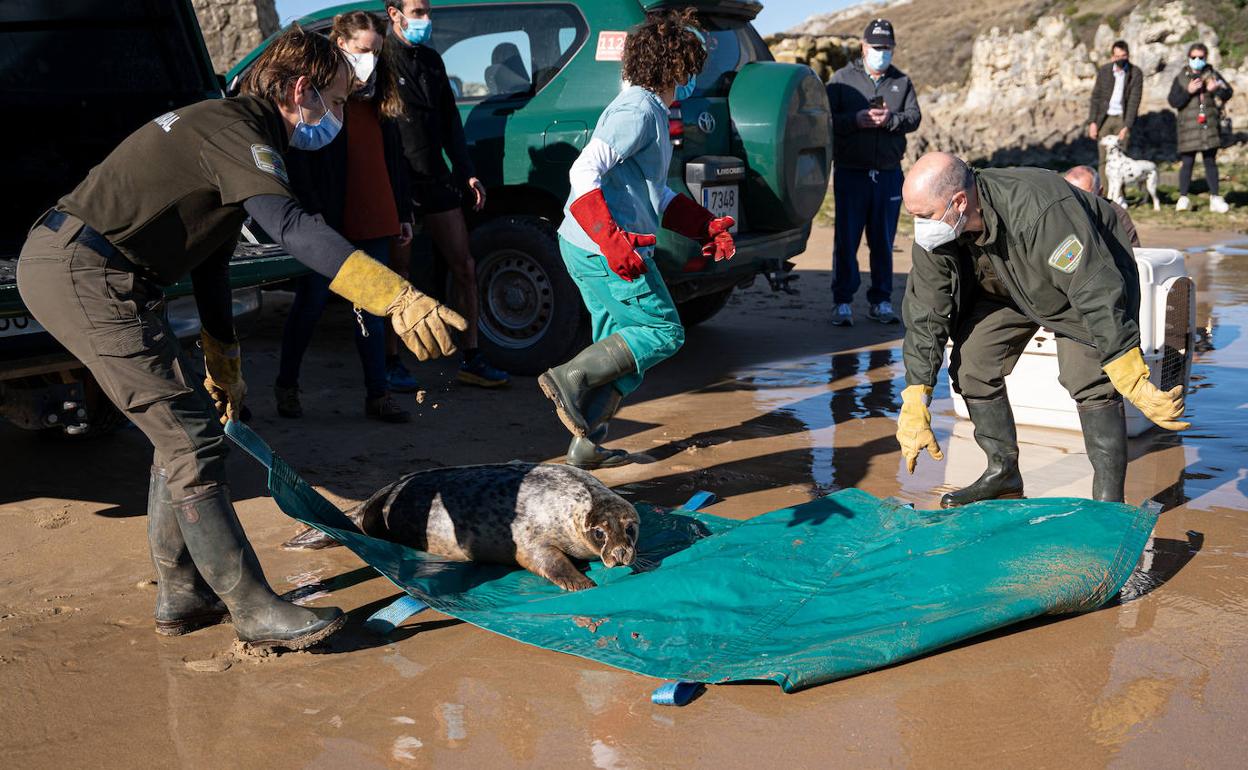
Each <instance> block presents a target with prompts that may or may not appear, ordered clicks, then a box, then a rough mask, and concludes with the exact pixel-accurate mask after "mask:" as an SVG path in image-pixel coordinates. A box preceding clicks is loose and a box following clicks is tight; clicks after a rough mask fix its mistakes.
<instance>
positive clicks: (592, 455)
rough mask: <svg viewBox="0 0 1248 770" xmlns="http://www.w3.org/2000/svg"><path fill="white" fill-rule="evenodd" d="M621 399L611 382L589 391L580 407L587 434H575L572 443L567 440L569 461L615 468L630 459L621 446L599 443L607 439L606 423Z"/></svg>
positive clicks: (582, 465) (592, 467)
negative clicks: (607, 446) (582, 436)
mask: <svg viewBox="0 0 1248 770" xmlns="http://www.w3.org/2000/svg"><path fill="white" fill-rule="evenodd" d="M623 399H624V397H623V396H621V395H620V392H619V391H618V390H616V389H615V386H614V385H603V386H601V387H598V388H595V389H594V390H591V391H590V392H589V396H588V397H587V398H586V399H585V404H584V408H583V410H582V413H583V414H584V415H585V420H586V421H587V422H588V423H589V435H587V436H585V437H584V438H581V437H580V436H575V437H573V439H572V443H571V444H568V457H567V460H566V462H567V464H568V465H571V466H572V467H574V468H583V469H585V470H595V469H597V468H615V467H618V466H620V465H628V464H629V463H631V462H632V459H631V457H630V456H629V454H628V452H625V451H624V450H623V449H604V448H603V447H602V446H601V444H602V442H604V441H606V440H607V426H608V424H609V423H610V421H611V418H612V417H614V416H615V413H616V412H617V411H619V409H620V402H621V401H622V400H623Z"/></svg>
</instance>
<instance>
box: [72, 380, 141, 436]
mask: <svg viewBox="0 0 1248 770" xmlns="http://www.w3.org/2000/svg"><path fill="white" fill-rule="evenodd" d="M83 391H84V400H85V401H86V407H87V415H88V420H89V422H88V423H87V429H86V430H84V431H82V432H81V433H76V434H71V433H65V432H64V431H62V433H61V435H62V436H64V437H65V438H67V439H77V440H82V439H90V438H99V437H101V436H107V435H109V434H110V433H114V432H116V431H117V430H118V429H119V428H123V427H125V426H126V425H128V424H129V423H130V418H129V417H126V415H125V414H124V413H123V412H122V411H121V410H120V409H118V408H117V407H116V406H114V405H113V402H112V401H109V400H108V396H106V395H104V391H102V390H100V386H99V385H98V384H96V382H95V378H94V377H92V376H91V375H90V374H88V375H87V379H86V382H85V383H83Z"/></svg>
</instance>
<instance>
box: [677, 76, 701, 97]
mask: <svg viewBox="0 0 1248 770" xmlns="http://www.w3.org/2000/svg"><path fill="white" fill-rule="evenodd" d="M697 87H698V76H697V74H693V75H690V76H689V79H688V80H686V81H685V82H684V83H680V84H678V85H677V86H676V101H678V102H683V101H684V100H686V99H688V98H689V97H690V96H693V89H695V88H697Z"/></svg>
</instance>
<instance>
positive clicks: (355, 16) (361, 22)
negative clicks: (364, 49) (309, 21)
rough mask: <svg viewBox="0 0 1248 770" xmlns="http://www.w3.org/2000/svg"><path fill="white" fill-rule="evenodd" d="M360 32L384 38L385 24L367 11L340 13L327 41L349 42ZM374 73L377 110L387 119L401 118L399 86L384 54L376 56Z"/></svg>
mask: <svg viewBox="0 0 1248 770" xmlns="http://www.w3.org/2000/svg"><path fill="white" fill-rule="evenodd" d="M362 30H372V31H373V32H376V33H377V34H379V35H381V36H382V37H383V38H384V37H385V36H386V23H385V22H384V21H382V20H381V19H380V18H378V17H377V16H374V15H373V14H371V13H369V12H368V11H348V12H347V13H340V14H338V15H337V16H335V17H334V27H333V29H332V30H331V31H330V33H329V39H330V40H332V41H334V43H335V44H337V43H338V41H340V40H343V41H346V40H350V39H351V38H352V37H354V36H355V33H357V32H360V31H362ZM374 72H376V75H374V82H375V83H376V85H377V92H376V96H375V97H374V98H375V99H376V101H377V108H378V109H379V110H380V111H381V114H382V115H385V116H386V117H387V118H398V117H402V115H403V114H404V113H403V97H402V95H400V94H399V84H398V81H397V79H396V78H395V77H394V70H392V69H391V68H390V62H389V61H387V60H386V57H385V55H384V54H378V55H377V65H376V69H375V70H374ZM353 98H354V97H353Z"/></svg>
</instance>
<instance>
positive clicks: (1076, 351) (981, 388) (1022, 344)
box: [949, 291, 1118, 404]
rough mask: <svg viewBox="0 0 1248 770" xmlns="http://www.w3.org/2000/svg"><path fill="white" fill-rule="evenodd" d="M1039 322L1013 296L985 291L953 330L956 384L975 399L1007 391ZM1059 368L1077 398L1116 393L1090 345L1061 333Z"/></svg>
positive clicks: (1113, 396) (951, 371)
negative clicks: (1016, 302)
mask: <svg viewBox="0 0 1248 770" xmlns="http://www.w3.org/2000/svg"><path fill="white" fill-rule="evenodd" d="M1039 328H1040V327H1039V326H1038V325H1037V324H1036V322H1035V321H1032V320H1031V319H1030V318H1028V317H1027V316H1026V315H1025V314H1024V313H1023V312H1022V311H1021V310H1019V309H1018V306H1017V305H1015V304H1014V302H1013V300H1011V299H1009V298H1008V297H999V296H996V295H992V294H988V293H986V292H982V291H981V292H980V293H979V295H978V296H977V297H976V299H975V302H974V304H973V305H971V307H969V308H967V309H966V311H964V312H963V313H962V318H961V319H960V320H959V322H958V326H957V328H956V329H955V331H954V335H953V354H952V355H951V357H950V361H949V374H950V376H951V377H952V378H953V386H954V389H955V390H957V392H958V393H961V394H962V396H963V397H965V398H971V399H990V398H996V397H998V396H1000V395H1003V394H1004V393H1005V378H1006V376H1007V375H1009V373H1010V372H1012V371H1014V365H1015V364H1017V363H1018V357H1019V356H1021V355H1022V354H1023V352H1024V351H1025V350H1026V349H1027V345H1028V343H1029V342H1030V341H1031V338H1032V337H1033V336H1035V333H1036V331H1037V330H1038V329H1039ZM1057 368H1058V381H1059V382H1061V383H1062V387H1064V388H1066V391H1067V392H1068V393H1070V396H1071V398H1073V399H1074V400H1075V401H1076V402H1077V403H1080V404H1087V403H1094V402H1098V401H1110V400H1113V399H1116V398H1118V392H1117V391H1115V390H1114V385H1113V383H1111V382H1110V381H1109V377H1108V376H1106V374H1105V372H1104V371H1103V370H1102V369H1101V361H1100V355H1099V354H1098V353H1097V350H1096V348H1094V347H1092V346H1090V345H1084V344H1083V343H1081V342H1076V341H1075V340H1072V339H1069V338H1067V337H1062V336H1058V338H1057Z"/></svg>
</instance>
